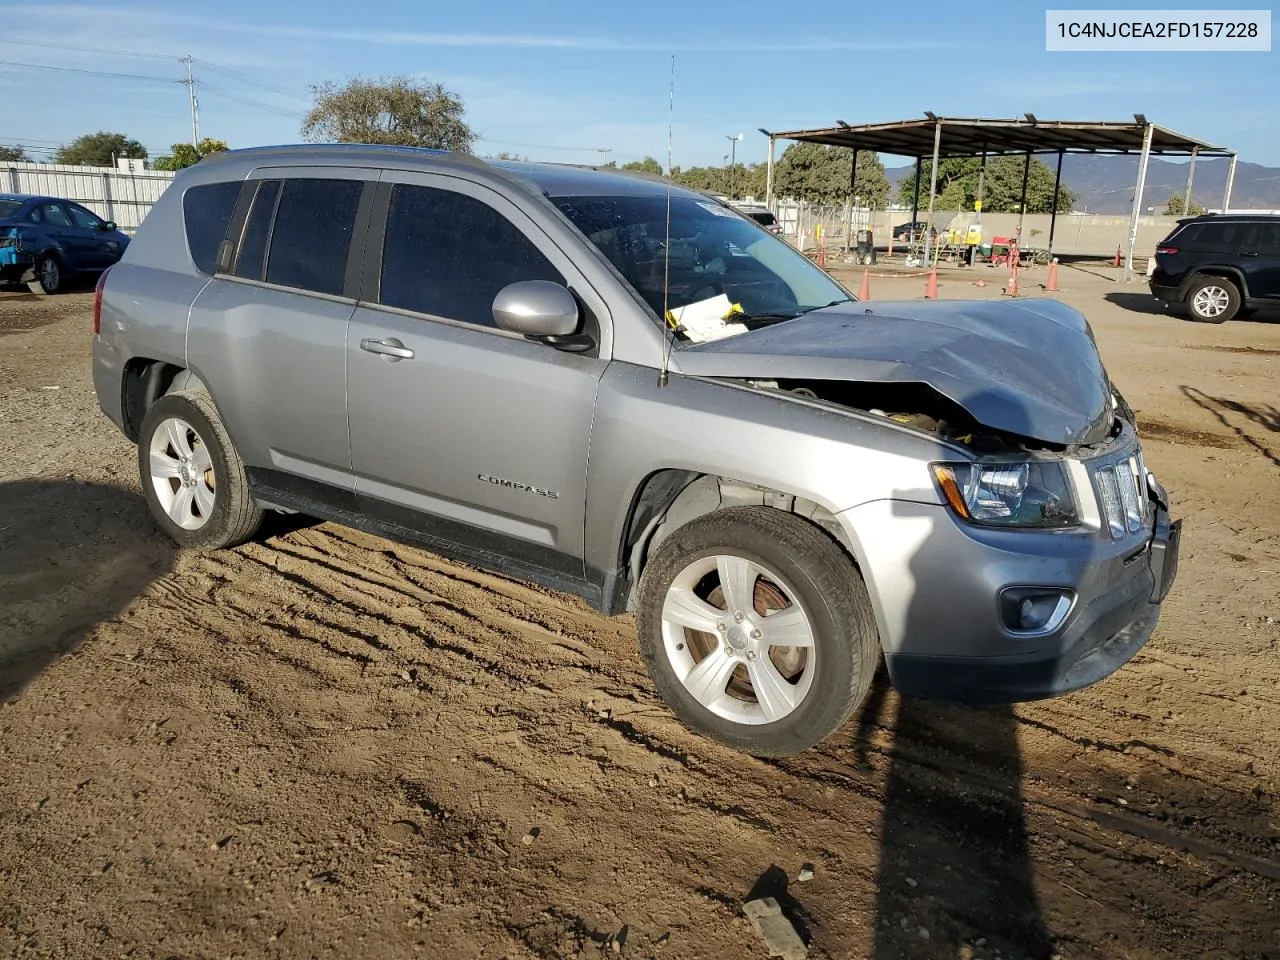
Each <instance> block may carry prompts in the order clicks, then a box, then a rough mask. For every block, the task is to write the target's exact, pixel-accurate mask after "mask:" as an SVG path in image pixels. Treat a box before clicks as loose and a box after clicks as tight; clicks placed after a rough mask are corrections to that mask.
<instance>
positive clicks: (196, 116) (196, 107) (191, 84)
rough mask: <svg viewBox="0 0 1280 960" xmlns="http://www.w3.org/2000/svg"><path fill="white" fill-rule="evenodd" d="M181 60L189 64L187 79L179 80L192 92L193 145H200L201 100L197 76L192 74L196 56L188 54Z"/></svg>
mask: <svg viewBox="0 0 1280 960" xmlns="http://www.w3.org/2000/svg"><path fill="white" fill-rule="evenodd" d="M181 62H182V63H185V64H186V65H187V79H185V80H179V81H178V82H179V83H181V84H182V85H183V86H185V87H186V88H187V92H188V93H189V94H191V146H193V147H199V146H200V101H199V100H197V99H196V78H195V77H194V76H193V75H192V72H191V68H192V67H193V65H194V64H195V62H196V61H195V58H194V57H192V56H191V54H187V55H186V56H185V57H182V58H181Z"/></svg>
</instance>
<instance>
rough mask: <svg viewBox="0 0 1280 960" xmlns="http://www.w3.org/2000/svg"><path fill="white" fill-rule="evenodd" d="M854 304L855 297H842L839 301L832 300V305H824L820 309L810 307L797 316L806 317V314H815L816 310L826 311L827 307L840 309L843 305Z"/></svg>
mask: <svg viewBox="0 0 1280 960" xmlns="http://www.w3.org/2000/svg"><path fill="white" fill-rule="evenodd" d="M853 302H854V299H853V297H841V298H840V299H839V300H832V301H831V302H830V303H824V304H823V305H822V306H820V307H809V308H807V309H805V310H801V311H800V312H799V313H798V314H796V316H804V315H805V314H806V313H813V311H815V310H825V309H827V307H838V306H840V304H842V303H853Z"/></svg>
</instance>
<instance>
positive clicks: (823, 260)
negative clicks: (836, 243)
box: [818, 243, 827, 270]
mask: <svg viewBox="0 0 1280 960" xmlns="http://www.w3.org/2000/svg"><path fill="white" fill-rule="evenodd" d="M818 266H820V267H822V268H823V269H824V270H825V269H826V267H827V245H826V244H825V243H824V244H823V245H822V246H820V247H819V248H818Z"/></svg>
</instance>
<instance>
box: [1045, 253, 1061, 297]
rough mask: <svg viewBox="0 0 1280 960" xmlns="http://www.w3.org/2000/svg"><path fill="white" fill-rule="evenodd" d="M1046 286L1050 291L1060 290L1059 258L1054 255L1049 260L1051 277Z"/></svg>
mask: <svg viewBox="0 0 1280 960" xmlns="http://www.w3.org/2000/svg"><path fill="white" fill-rule="evenodd" d="M1044 288H1045V290H1046V291H1047V292H1049V293H1056V292H1057V290H1058V258H1057V257H1054V258H1053V259H1052V260H1050V261H1049V279H1048V281H1047V282H1046V283H1045V285H1044Z"/></svg>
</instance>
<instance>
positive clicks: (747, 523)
mask: <svg viewBox="0 0 1280 960" xmlns="http://www.w3.org/2000/svg"><path fill="white" fill-rule="evenodd" d="M637 627H638V633H639V638H640V649H641V653H642V654H643V656H644V659H645V663H646V665H647V666H648V668H649V673H650V676H651V677H652V678H653V681H654V684H655V686H656V687H657V688H658V691H659V693H661V694H662V696H663V698H664V699H665V700H666V701H667V703H668V705H670V706H671V708H672V709H673V710H674V711H675V713H676V714H677V715H678V716H679V717H680V718H681V719H682V720H683V721H684V722H685V723H687V724H688V725H689V726H690V727H692V728H693V729H694V730H696V731H698V732H699V733H702V734H704V735H706V736H709V737H712V738H714V739H716V740H719V741H721V742H722V743H726V744H728V745H730V746H732V747H735V748H737V749H739V750H744V751H746V752H748V753H753V754H756V755H759V756H782V755H787V754H793V753H798V752H800V751H801V750H805V749H807V748H808V747H811V746H813V745H814V744H816V743H818V742H820V741H821V740H823V739H825V738H826V737H828V736H830V735H831V734H832V733H834V732H835V731H836V730H838V729H839V728H840V726H841V724H843V723H844V721H845V720H846V719H848V717H849V715H850V714H851V713H852V712H853V710H854V709H855V708H856V707H857V705H858V704H859V703H861V701H862V699H863V698H864V697H865V696H866V693H867V690H868V688H869V686H870V684H871V678H872V675H873V674H874V672H875V667H876V660H877V657H878V654H879V642H878V636H877V632H876V626H875V617H874V615H873V613H872V609H871V600H870V598H869V596H868V595H867V589H866V586H865V585H864V584H863V582H862V579H861V577H859V575H858V571H857V569H856V568H855V567H854V565H853V563H852V562H851V561H850V560H849V558H848V557H847V556H846V555H845V553H844V552H843V551H842V550H841V549H840V547H839V546H838V545H837V544H836V543H835V542H834V541H832V540H831V538H830V537H829V536H827V535H826V534H825V533H824V532H823V531H822V530H820V529H819V528H817V527H815V526H813V525H812V524H810V523H808V522H806V521H804V520H801V519H799V518H798V517H794V516H792V515H790V514H786V513H782V512H780V511H778V510H773V509H770V508H767V507H735V508H731V509H728V510H722V511H718V512H716V513H712V514H709V515H707V516H704V517H699V518H698V519H696V520H693V521H691V522H690V523H688V524H687V525H685V526H684V527H681V528H680V529H679V530H677V531H676V532H675V533H673V534H672V535H671V536H670V537H669V538H667V539H666V540H664V541H663V542H662V543H661V544H660V545H659V546H658V548H657V550H655V551H654V554H653V556H652V558H651V559H650V562H649V564H648V566H647V567H646V568H645V571H644V574H643V576H642V577H641V579H640V596H639V607H638V614H637Z"/></svg>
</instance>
